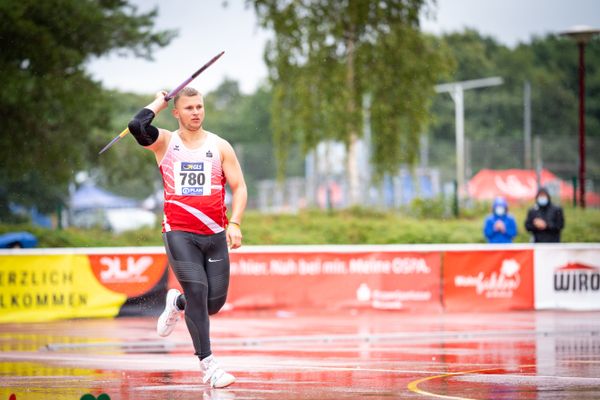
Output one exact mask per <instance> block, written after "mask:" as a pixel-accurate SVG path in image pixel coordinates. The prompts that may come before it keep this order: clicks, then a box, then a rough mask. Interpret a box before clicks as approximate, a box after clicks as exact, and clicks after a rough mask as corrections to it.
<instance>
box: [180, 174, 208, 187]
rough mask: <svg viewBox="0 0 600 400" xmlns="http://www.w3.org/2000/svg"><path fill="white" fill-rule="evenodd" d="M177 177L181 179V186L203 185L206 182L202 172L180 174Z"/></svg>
mask: <svg viewBox="0 0 600 400" xmlns="http://www.w3.org/2000/svg"><path fill="white" fill-rule="evenodd" d="M179 176H180V177H181V186H185V185H190V186H196V185H204V182H205V181H206V175H204V172H198V173H194V172H180V173H179ZM186 181H187V183H186Z"/></svg>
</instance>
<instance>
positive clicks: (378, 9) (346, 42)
mask: <svg viewBox="0 0 600 400" xmlns="http://www.w3.org/2000/svg"><path fill="white" fill-rule="evenodd" d="M251 3H253V4H254V8H255V10H256V12H257V14H258V17H259V20H260V22H261V24H262V25H263V26H264V27H268V28H271V29H273V30H274V32H275V38H274V40H273V41H272V42H270V43H269V45H268V47H267V49H266V52H265V58H266V61H267V65H268V67H269V76H270V81H271V83H272V90H273V93H272V95H273V107H272V115H273V120H272V126H273V131H274V144H275V146H276V148H277V159H278V167H279V168H278V169H279V171H280V172H282V171H283V170H284V166H285V162H286V160H287V159H288V155H289V149H290V147H291V145H292V144H294V143H301V144H302V145H303V148H304V150H305V151H307V150H310V149H312V148H314V147H315V146H316V145H317V144H318V143H319V142H320V141H322V140H325V139H335V140H340V141H343V142H344V143H345V144H346V146H347V149H348V157H347V161H348V162H347V164H348V166H347V173H348V179H349V182H350V201H351V203H356V202H358V201H359V196H360V186H359V182H358V165H357V159H356V144H357V140H358V139H359V137H360V136H361V135H362V122H363V100H364V99H365V96H367V95H369V96H370V99H371V106H370V115H371V123H372V131H373V135H372V141H373V153H372V162H373V164H374V167H375V171H376V172H377V174H378V175H379V176H381V175H382V174H383V173H384V172H395V171H396V169H397V167H398V166H399V165H400V164H401V163H403V162H412V161H413V160H414V159H415V156H416V153H417V149H418V135H419V133H420V132H421V131H422V129H423V126H424V124H425V122H426V119H427V106H428V103H429V100H430V99H431V97H432V96H433V85H434V83H435V82H436V81H437V80H438V79H439V76H440V73H442V72H443V70H444V63H445V57H444V56H443V52H442V51H440V50H441V49H440V48H439V47H437V46H436V45H435V43H436V42H435V41H433V40H431V39H430V38H428V37H426V36H424V35H423V34H422V33H421V32H420V31H419V14H420V12H421V11H422V9H423V8H424V7H426V6H427V2H426V1H425V0H384V1H365V0H343V1H336V2H332V1H328V0H301V1H291V0H253V1H251Z"/></svg>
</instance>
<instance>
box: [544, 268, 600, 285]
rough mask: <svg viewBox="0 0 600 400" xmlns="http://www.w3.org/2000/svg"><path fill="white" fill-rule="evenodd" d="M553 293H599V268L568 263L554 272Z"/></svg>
mask: <svg viewBox="0 0 600 400" xmlns="http://www.w3.org/2000/svg"><path fill="white" fill-rule="evenodd" d="M554 291H555V292H600V268H597V267H591V266H589V265H584V264H580V263H569V264H567V265H565V266H564V267H560V268H557V269H555V270H554Z"/></svg>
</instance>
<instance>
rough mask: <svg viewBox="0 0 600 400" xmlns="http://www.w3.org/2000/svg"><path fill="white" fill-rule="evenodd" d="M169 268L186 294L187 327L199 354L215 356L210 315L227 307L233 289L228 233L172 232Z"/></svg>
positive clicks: (168, 242)
mask: <svg viewBox="0 0 600 400" xmlns="http://www.w3.org/2000/svg"><path fill="white" fill-rule="evenodd" d="M163 240H164V242H165V248H166V250H167V256H168V257H169V264H170V265H171V268H172V269H173V272H174V273H175V276H176V277H177V280H178V281H179V283H180V284H181V287H182V288H183V293H184V294H185V323H186V325H187V328H188V330H189V332H190V336H191V337H192V341H193V343H194V350H195V351H196V352H195V354H196V355H197V356H198V357H200V359H204V358H206V357H208V356H210V355H211V350H210V336H209V331H210V322H209V319H208V316H209V315H213V314H216V313H217V312H218V311H219V310H220V309H221V307H223V305H224V304H225V300H226V299H227V289H228V287H229V253H228V250H227V240H226V238H225V232H221V233H217V234H215V235H198V234H195V233H190V232H183V231H171V232H166V233H164V234H163Z"/></svg>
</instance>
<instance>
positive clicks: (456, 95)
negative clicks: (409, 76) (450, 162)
mask: <svg viewBox="0 0 600 400" xmlns="http://www.w3.org/2000/svg"><path fill="white" fill-rule="evenodd" d="M502 83H503V80H502V78H500V77H492V78H484V79H474V80H470V81H461V82H451V83H444V84H441V85H436V86H435V91H436V93H449V94H450V96H451V97H452V100H453V101H454V116H455V126H456V184H457V193H459V194H460V193H461V191H462V190H463V188H464V185H465V109H464V91H465V90H470V89H478V88H484V87H490V86H498V85H501V84H502Z"/></svg>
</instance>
